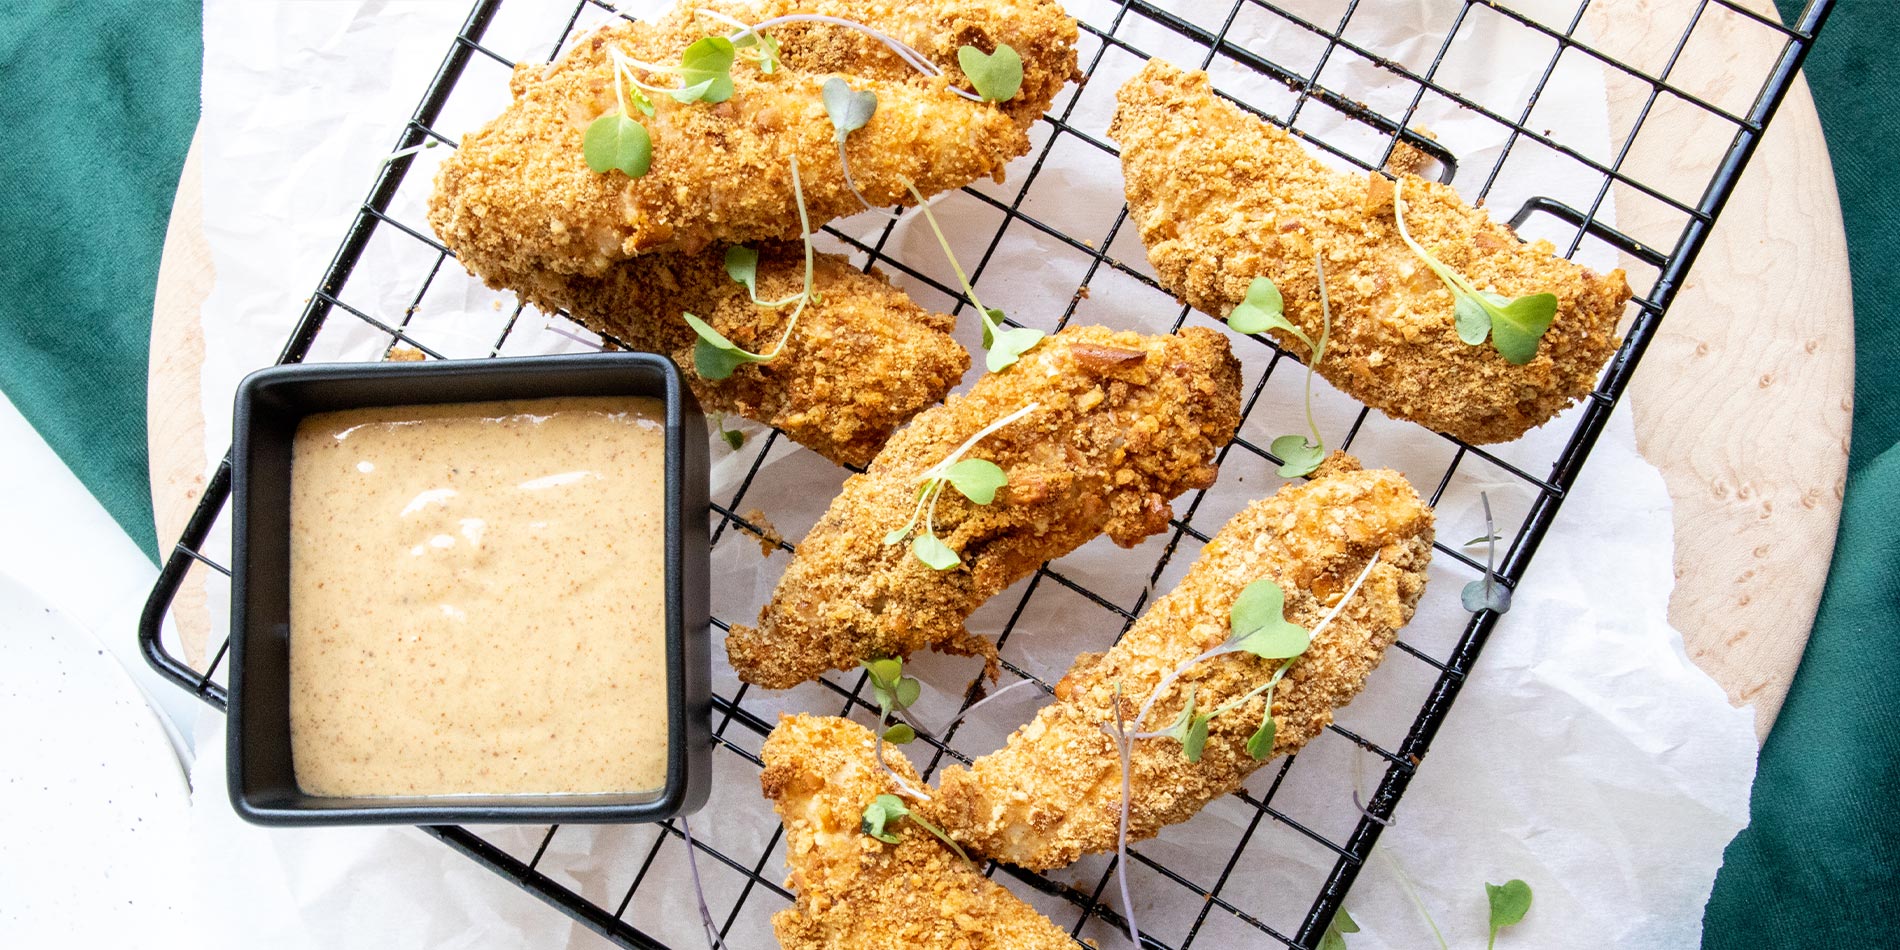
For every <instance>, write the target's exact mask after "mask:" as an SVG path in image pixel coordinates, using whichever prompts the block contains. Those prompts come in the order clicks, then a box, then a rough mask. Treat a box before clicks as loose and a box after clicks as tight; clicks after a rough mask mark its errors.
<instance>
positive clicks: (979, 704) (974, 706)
mask: <svg viewBox="0 0 1900 950" xmlns="http://www.w3.org/2000/svg"><path fill="white" fill-rule="evenodd" d="M1028 684H1029V680H1017V681H1016V682H1014V683H1011V684H1009V685H1008V686H1005V687H1003V688H1002V689H999V690H997V691H996V692H993V693H991V694H989V695H988V696H985V697H983V698H982V699H979V700H977V701H976V702H973V703H971V704H970V708H968V709H965V710H964V711H962V712H960V713H957V717H956V718H955V719H952V720H950V721H949V722H946V723H944V724H943V728H942V729H939V730H937V735H940V736H941V735H944V734H945V733H948V732H949V731H950V730H952V729H955V728H956V726H957V723H960V722H962V721H963V720H965V719H968V718H969V716H970V714H971V713H973V712H976V711H977V710H978V709H981V708H983V704H984V703H987V702H989V701H991V700H993V699H995V698H997V697H998V696H1001V695H1003V694H1004V693H1007V692H1009V691H1010V690H1012V689H1015V688H1016V687H1018V686H1026V685H1028Z"/></svg>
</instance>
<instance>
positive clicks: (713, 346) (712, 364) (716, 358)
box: [686, 155, 814, 380]
mask: <svg viewBox="0 0 1900 950" xmlns="http://www.w3.org/2000/svg"><path fill="white" fill-rule="evenodd" d="M792 198H793V200H795V201H796V202H797V203H798V230H799V236H800V237H801V238H803V239H804V242H805V290H804V292H803V293H800V294H799V295H798V296H797V297H788V298H786V299H784V300H778V301H769V302H762V301H760V300H759V294H758V280H757V278H758V266H759V255H758V252H757V251H752V250H750V249H747V248H733V249H731V250H728V251H727V252H726V274H727V275H728V276H730V277H731V278H732V279H733V280H735V281H737V282H738V283H741V284H744V285H745V286H746V289H747V291H748V292H750V293H751V294H752V302H753V303H756V304H758V305H759V306H762V307H781V306H784V305H785V304H788V303H793V302H796V303H797V304H798V306H797V308H796V309H794V310H793V311H792V315H791V317H790V318H788V319H787V320H786V321H785V332H784V334H782V335H781V336H780V337H779V338H778V343H777V345H775V346H773V347H772V349H771V350H770V351H769V352H765V353H753V352H751V351H749V350H746V349H744V348H742V347H740V346H739V345H738V344H736V343H734V342H732V341H731V340H728V339H726V336H725V334H723V333H720V332H719V331H718V330H715V329H713V328H712V325H711V324H709V323H707V322H706V321H704V320H701V319H700V318H698V317H695V316H693V315H692V314H690V313H689V314H686V324H687V325H688V326H690V327H692V328H693V332H694V333H696V334H698V335H699V339H698V340H697V341H695V342H694V344H693V369H694V371H695V372H697V373H699V375H700V376H703V377H705V378H706V379H710V380H721V379H726V378H727V377H730V376H731V375H732V371H733V370H735V369H738V368H739V366H740V365H742V364H745V363H769V362H771V361H772V360H774V359H776V358H777V357H778V355H779V354H780V353H782V352H784V351H785V344H786V342H787V341H788V340H790V339H791V338H792V330H793V328H795V327H797V326H798V317H799V315H800V314H802V313H804V312H805V305H806V304H809V303H810V302H811V300H812V297H813V296H814V295H813V293H812V273H813V271H812V268H813V266H814V264H813V260H812V246H811V219H810V218H809V217H808V216H807V215H806V213H805V190H804V187H803V185H802V184H801V183H800V182H799V178H798V156H796V155H794V156H792ZM734 251H738V252H740V253H739V254H738V255H737V256H735V255H734V253H733V252H734Z"/></svg>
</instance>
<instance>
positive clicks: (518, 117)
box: [429, 0, 1076, 280]
mask: <svg viewBox="0 0 1900 950" xmlns="http://www.w3.org/2000/svg"><path fill="white" fill-rule="evenodd" d="M708 12H712V13H719V14H724V15H726V16H729V17H733V18H736V19H738V20H740V21H742V22H744V23H747V24H758V23H763V22H765V21H767V20H769V19H771V18H773V17H777V16H784V15H791V14H801V15H820V16H829V17H835V18H841V19H845V20H850V21H853V22H856V23H859V24H863V25H865V26H868V27H872V28H875V29H877V30H880V31H882V32H884V33H886V34H889V35H891V36H894V37H895V38H897V39H899V40H901V41H903V42H904V43H907V44H909V45H910V46H911V47H912V48H914V49H916V50H917V51H918V52H920V53H922V54H923V56H924V57H925V58H926V59H928V60H929V61H930V62H931V63H933V64H935V65H936V66H937V67H938V68H939V69H941V70H942V74H941V75H939V76H936V77H926V76H925V75H924V74H923V73H921V72H919V71H917V70H916V69H914V68H912V67H911V66H910V65H908V64H906V63H905V62H904V61H903V60H902V59H901V58H899V57H898V55H897V54H896V53H894V52H892V51H891V50H890V49H889V48H887V47H886V46H884V45H883V44H882V43H880V42H879V41H878V40H876V39H874V38H872V37H870V36H867V35H865V34H864V33H863V32H861V31H858V30H854V29H852V28H850V27H847V26H840V25H835V24H830V23H813V22H792V23H784V24H777V25H773V26H771V27H768V28H767V29H766V30H765V33H766V35H767V36H769V37H770V38H771V39H773V40H774V41H776V42H777V43H778V44H779V50H780V55H781V62H780V63H779V65H778V67H777V68H776V69H774V70H773V71H772V72H770V73H767V72H765V71H763V70H762V69H761V68H759V66H758V65H757V64H756V63H753V62H750V61H748V60H746V59H743V58H742V59H741V61H739V62H738V63H735V64H734V65H733V67H732V70H731V79H732V83H733V93H732V95H731V97H730V98H728V99H726V100H725V101H723V102H719V103H707V102H688V103H681V102H677V101H675V100H674V99H673V98H672V97H671V96H669V95H667V94H665V93H648V95H649V97H650V98H651V100H652V105H653V108H654V114H653V115H651V116H648V115H645V114H643V113H642V112H641V111H640V110H639V109H637V108H634V107H633V106H631V105H629V106H628V108H629V109H630V110H631V111H630V113H629V117H630V118H632V119H634V120H636V121H638V122H639V123H641V125H643V126H644V127H645V128H646V130H647V132H648V135H649V137H650V139H651V145H652V163H651V166H650V168H649V170H648V171H647V173H646V174H645V175H643V176H641V177H639V178H629V177H628V176H627V175H625V174H623V173H621V172H619V171H608V172H606V173H597V172H594V171H592V170H590V169H589V168H588V165H587V162H586V160H585V157H584V155H583V152H582V147H581V146H582V137H583V135H584V133H585V132H586V130H587V127H588V126H589V125H590V124H591V123H592V122H593V121H594V120H595V119H597V118H599V117H601V116H602V115H604V114H607V113H609V112H613V111H616V110H618V109H619V108H620V105H619V101H618V98H617V96H616V93H615V60H614V54H615V53H618V54H619V55H620V56H622V57H625V58H626V59H627V60H630V61H640V62H645V63H650V64H656V65H661V66H674V65H677V64H678V63H679V62H680V58H681V54H682V53H683V52H684V51H685V50H686V48H687V47H688V46H690V45H691V44H693V43H694V42H696V41H699V40H702V39H705V38H707V37H724V36H730V35H732V34H733V33H734V32H735V30H736V28H735V27H734V26H733V25H732V24H731V23H730V22H728V21H725V20H722V19H720V18H718V17H715V16H709V15H708ZM1075 37H1076V26H1075V21H1074V20H1072V19H1070V18H1069V16H1068V15H1067V14H1066V13H1064V12H1063V11H1062V8H1061V7H1060V6H1059V5H1058V4H1057V3H1056V2H1055V0H1024V2H1018V3H1013V4H1008V5H995V4H986V3H974V2H970V0H920V2H916V3H902V4H896V3H886V2H883V0H758V2H733V0H703V2H701V0H695V2H692V3H682V4H679V5H678V6H677V7H675V8H674V10H673V12H671V13H669V14H668V15H666V16H665V17H663V18H661V19H659V20H657V21H654V22H651V23H646V22H632V23H623V24H616V25H613V26H609V27H606V28H603V29H601V30H599V31H596V32H594V33H592V34H589V35H587V36H584V37H582V38H581V39H580V40H579V41H578V42H577V43H576V45H575V46H574V47H573V48H572V49H570V50H569V51H568V52H567V53H566V54H565V55H564V56H562V58H561V59H560V60H559V61H557V62H555V63H553V64H551V65H548V66H540V65H522V66H520V67H517V68H516V70H515V74H514V78H513V80H512V82H511V84H510V88H511V90H512V92H513V94H514V101H513V103H512V104H511V105H509V107H508V108H507V110H506V111H504V112H503V113H502V114H501V115H500V116H499V117H497V118H496V119H494V120H493V121H491V122H489V123H488V124H487V125H486V126H484V127H483V128H482V129H480V130H479V131H476V132H473V133H471V134H469V135H468V136H467V137H466V138H464V139H463V140H462V143H461V147H460V148H459V149H458V150H457V151H456V153H455V154H454V155H453V156H451V157H450V158H449V159H448V160H447V161H446V162H444V163H443V165H442V169H441V171H440V173H439V174H438V175H437V178H436V190H435V194H434V196H433V197H432V199H431V202H430V208H429V222H430V224H431V225H433V226H434V228H435V230H436V233H437V234H439V235H440V236H441V237H442V240H443V242H444V243H446V244H447V245H448V246H449V247H450V248H452V249H454V251H455V252H456V255H457V256H458V257H459V258H461V260H462V262H463V263H464V264H465V265H466V266H467V267H468V268H469V270H470V271H472V272H474V273H476V274H478V275H481V276H483V277H488V278H490V279H491V280H493V279H494V278H493V277H492V276H491V275H495V274H501V273H508V272H515V273H518V272H520V271H523V270H526V269H530V268H549V269H552V270H555V271H559V272H562V273H579V274H594V275H597V274H600V273H601V272H603V271H604V270H606V268H607V267H608V266H609V265H611V264H612V263H613V262H615V261H618V260H622V259H624V258H627V257H631V256H633V255H636V254H644V253H648V252H651V251H656V250H661V249H667V248H671V249H678V250H685V251H688V252H691V251H696V250H699V249H700V248H703V247H705V246H707V245H709V244H712V243H715V242H719V243H745V242H750V241H756V240H767V239H796V238H797V237H798V236H799V233H800V232H799V215H798V209H797V206H796V203H795V201H794V197H793V191H792V178H791V170H790V163H791V160H792V158H793V157H794V156H796V157H797V159H798V161H799V171H800V175H801V179H802V183H803V192H804V198H805V205H806V207H807V209H808V210H809V212H810V215H811V218H812V220H813V222H814V226H816V224H817V223H822V222H824V221H827V220H829V219H831V218H834V217H838V216H841V215H847V214H853V213H856V212H858V211H860V210H862V206H861V205H860V204H859V201H858V198H857V197H856V196H855V195H853V194H852V193H851V191H850V189H849V187H848V186H847V184H846V180H845V174H844V169H843V167H842V166H841V165H840V163H839V158H838V148H837V144H836V142H835V140H834V134H835V129H834V127H833V125H832V121H831V119H830V117H829V116H828V115H827V114H826V112H825V106H824V103H823V101H822V99H821V98H820V88H821V86H822V85H823V83H824V82H825V80H826V79H827V78H830V77H832V76H841V77H843V78H845V79H846V80H847V81H848V82H849V83H850V84H851V86H852V87H853V88H854V89H859V90H870V91H872V92H874V93H876V95H877V99H878V107H877V112H876V114H875V115H874V116H873V117H872V118H871V120H870V122H869V123H868V124H867V125H865V126H864V127H862V128H860V129H857V130H856V131H854V132H852V133H851V135H850V138H849V139H848V141H847V143H846V151H847V153H848V155H849V161H850V163H851V166H850V172H851V178H852V180H853V181H855V182H856V184H857V185H858V187H859V189H860V190H861V191H862V192H863V193H864V195H865V196H866V197H867V198H868V199H869V200H870V201H871V202H872V203H873V204H876V205H891V204H897V203H908V201H909V200H910V199H909V191H908V190H907V188H906V187H905V181H906V180H909V181H912V182H915V183H916V186H917V188H918V189H919V190H921V191H923V192H924V193H925V194H931V193H935V192H939V191H944V190H947V189H951V188H957V187H961V186H963V185H965V184H968V183H970V182H971V181H974V180H976V179H978V178H982V177H984V176H1000V175H1001V174H1002V171H1003V166H1004V165H1005V164H1006V163H1007V162H1008V161H1009V160H1010V159H1011V158H1014V157H1016V156H1017V155H1021V154H1023V153H1024V152H1026V151H1028V149H1029V139H1028V134H1027V129H1028V126H1029V124H1030V123H1031V122H1032V121H1033V120H1034V119H1035V117H1036V116H1038V115H1040V114H1041V113H1042V111H1043V110H1044V109H1045V108H1047V107H1048V105H1049V101H1050V100H1051V99H1052V98H1053V97H1054V96H1055V93H1056V91H1057V90H1058V89H1060V88H1061V86H1062V84H1063V83H1064V82H1066V81H1067V80H1068V79H1069V78H1070V77H1071V76H1072V75H1074V74H1075V71H1076V69H1075V48H1074V43H1075ZM966 44H968V45H973V46H976V47H977V48H978V49H979V50H982V51H983V52H986V53H987V52H989V51H991V50H993V49H995V48H996V46H997V45H999V44H1008V45H1009V46H1011V47H1012V48H1013V49H1015V50H1016V51H1017V52H1018V53H1019V54H1020V55H1021V56H1022V59H1023V74H1024V77H1023V84H1022V87H1021V90H1020V91H1019V92H1018V94H1017V95H1016V96H1015V97H1014V98H1012V99H1010V100H1009V101H1007V102H1004V103H984V102H974V101H971V100H969V99H966V98H964V97H962V96H959V95H957V94H956V93H954V92H952V91H951V89H950V88H949V87H950V86H957V87H958V88H967V87H968V85H969V81H968V79H966V78H965V76H964V75H963V73H962V71H961V69H960V68H959V66H958V65H957V50H958V48H959V47H960V46H962V45H966ZM633 69H634V75H635V76H636V77H638V78H639V79H640V81H641V82H643V83H647V84H649V85H653V86H658V87H661V88H673V87H675V86H677V85H678V84H679V79H678V77H676V76H673V75H669V74H666V73H663V72H657V71H652V70H647V69H644V68H642V67H639V66H634V67H633Z"/></svg>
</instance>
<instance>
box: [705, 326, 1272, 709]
mask: <svg viewBox="0 0 1900 950" xmlns="http://www.w3.org/2000/svg"><path fill="white" fill-rule="evenodd" d="M1032 403H1033V404H1035V405H1036V407H1037V408H1036V409H1035V410H1033V411H1031V412H1030V413H1028V414H1027V415H1026V416H1024V417H1022V418H1021V419H1018V420H1017V421H1015V422H1012V423H1010V424H1009V425H1006V426H1004V427H1002V428H1001V429H998V430H997V431H996V432H994V433H992V434H990V435H988V436H987V437H985V438H983V439H982V440H981V441H979V442H977V443H976V444H975V446H974V447H973V448H972V449H971V450H970V452H969V453H968V454H967V456H966V457H967V458H973V459H987V460H989V461H991V462H994V463H996V464H997V465H998V466H1001V467H1002V468H1003V469H1004V470H1005V471H1006V472H1007V474H1008V479H1009V480H1008V483H1007V484H1006V485H1005V486H1004V487H1003V488H1002V489H1001V490H999V491H998V492H997V494H996V497H995V498H994V499H993V501H992V502H991V503H990V504H988V505H977V504H974V503H972V502H970V501H968V500H967V499H965V498H964V497H963V496H962V495H960V494H958V493H957V492H956V491H955V490H946V491H944V492H943V493H942V495H941V497H940V500H939V503H938V506H937V510H936V534H937V536H938V537H939V538H941V539H942V540H943V542H944V543H945V544H947V545H948V546H949V547H950V549H951V550H952V551H954V552H957V553H958V554H959V555H960V556H961V558H962V564H960V565H959V566H956V567H953V568H951V569H949V570H944V571H938V570H933V569H932V568H930V567H929V566H927V565H925V564H924V563H922V562H921V561H919V560H918V559H917V557H916V556H915V555H913V554H912V553H911V549H910V546H909V545H907V544H885V543H884V540H885V534H886V533H887V532H889V531H891V530H892V529H893V528H898V527H900V526H902V525H903V524H905V522H906V521H907V520H908V519H910V517H911V512H912V511H913V510H914V509H915V507H916V504H917V497H918V494H917V493H918V487H919V485H920V482H921V479H922V477H923V475H924V473H925V472H926V471H928V470H929V469H931V468H932V467H933V466H936V465H937V464H938V463H940V462H942V461H944V459H945V458H946V457H947V456H949V455H950V454H951V453H952V452H954V451H955V450H956V449H957V448H958V447H959V446H961V445H962V444H963V443H964V442H965V441H966V440H968V439H969V438H970V437H971V436H972V435H974V434H976V433H977V432H978V431H979V430H981V429H983V428H984V427H985V426H988V425H989V424H991V423H993V422H997V421H999V420H1002V419H1004V418H1006V417H1008V416H1009V415H1010V414H1012V413H1014V412H1016V411H1017V410H1019V409H1022V408H1024V407H1026V406H1029V405H1031V404H1032ZM1239 422H1240V365H1239V362H1238V361H1236V360H1235V359H1234V356H1233V353H1232V352H1231V351H1230V350H1229V348H1228V345H1227V340H1226V337H1225V336H1223V335H1222V334H1220V333H1218V332H1216V331H1214V330H1208V329H1204V328H1199V327H1191V328H1188V329H1186V330H1183V331H1181V333H1180V334H1178V335H1160V336H1146V335H1143V334H1140V333H1135V332H1130V331H1121V332H1117V331H1113V330H1109V329H1107V328H1106V327H1071V328H1069V329H1067V330H1064V331H1062V332H1061V333H1059V334H1057V335H1055V336H1054V337H1051V338H1049V339H1046V340H1044V341H1042V343H1041V344H1039V345H1038V346H1037V347H1036V348H1035V349H1032V350H1030V351H1029V352H1028V353H1027V354H1025V355H1024V356H1023V358H1022V360H1021V362H1019V363H1017V364H1016V365H1015V366H1013V367H1011V368H1009V369H1008V370H1006V371H1004V372H1000V373H990V374H989V375H986V376H984V377H983V378H982V379H981V380H979V381H978V382H977V384H976V385H975V386H974V387H973V388H972V389H971V390H970V392H969V393H968V394H967V395H964V396H961V397H957V396H953V397H951V398H950V400H949V402H947V403H945V404H944V405H942V406H939V407H936V408H934V409H928V410H925V411H924V412H922V413H920V414H919V415H918V416H917V418H916V419H915V420H914V421H912V422H911V424H910V426H909V427H907V428H905V429H904V430H903V431H901V432H899V433H898V434H897V435H896V436H894V437H892V439H891V440H890V442H889V443H888V444H886V445H885V447H884V451H882V452H880V453H878V456H877V460H876V461H874V462H872V463H871V468H870V470H869V471H868V472H866V473H864V474H862V475H856V476H853V477H852V478H851V479H850V480H848V481H846V482H845V485H844V491H843V492H842V493H841V494H840V495H839V496H838V497H837V499H835V500H834V501H832V503H831V507H830V509H829V510H827V511H826V512H825V515H824V517H823V518H822V519H820V520H819V522H818V523H817V525H815V526H813V528H812V529H811V531H810V532H809V533H808V534H806V536H805V539H804V540H803V541H801V542H799V545H798V552H797V554H796V555H794V557H793V558H792V563H791V566H790V567H788V568H787V569H786V571H785V575H784V576H783V577H782V578H780V579H779V584H778V589H777V590H776V591H775V592H774V593H773V596H772V600H771V602H770V603H768V604H766V606H765V608H764V609H763V610H762V611H760V613H759V623H758V626H757V627H733V628H732V632H731V633H730V635H728V636H727V638H726V650H727V653H728V654H729V656H730V657H731V660H732V667H733V669H734V670H736V671H737V672H738V674H739V677H740V678H741V679H743V680H745V681H746V682H748V683H753V684H755V685H758V686H764V687H768V688H771V689H785V688H789V687H792V686H796V685H798V684H799V683H802V682H805V681H806V680H810V679H814V678H816V677H817V676H819V675H820V674H822V673H824V672H825V671H826V670H832V669H840V670H841V669H850V668H851V667H853V666H856V665H857V664H858V663H859V662H860V661H863V660H866V659H876V658H881V657H893V656H908V655H909V654H910V653H911V652H912V651H915V650H918V649H921V648H923V647H926V646H934V647H937V648H938V649H943V650H948V651H951V652H956V653H963V654H966V655H968V654H979V655H983V656H985V657H989V658H991V659H992V662H993V657H994V650H995V648H994V647H993V646H991V645H990V644H989V642H988V641H987V640H982V639H980V638H976V637H973V636H971V635H970V634H969V633H968V632H967V631H965V630H964V628H963V622H964V620H965V619H967V618H968V617H969V616H970V614H971V613H972V612H973V611H975V610H976V608H977V607H979V606H981V605H982V603H983V602H984V601H986V600H988V599H989V598H990V597H992V596H994V595H995V594H996V593H998V592H999V591H1001V590H1002V589H1003V588H1005V587H1008V586H1009V585H1010V584H1013V583H1015V582H1016V581H1018V580H1020V579H1022V578H1023V577H1026V576H1028V574H1029V573H1030V572H1032V571H1034V570H1035V569H1036V567H1037V565H1039V564H1041V563H1042V562H1044V561H1047V560H1049V559H1051V558H1056V557H1061V556H1062V555H1064V554H1067V553H1068V552H1070V551H1073V550H1075V549H1076V548H1078V547H1080V546H1081V545H1082V544H1083V543H1085V542H1087V541H1088V540H1089V539H1091V538H1094V537H1095V536H1096V535H1098V534H1102V533H1104V532H1106V533H1107V534H1108V536H1109V537H1111V538H1113V539H1114V540H1115V542H1116V543H1117V544H1120V545H1122V546H1124V547H1130V546H1133V545H1134V544H1135V543H1136V542H1138V541H1140V540H1141V539H1142V538H1145V537H1147V536H1148V535H1151V534H1154V533H1155V532H1158V531H1161V530H1162V529H1164V528H1165V527H1167V524H1168V519H1169V518H1170V517H1172V509H1171V508H1170V507H1169V501H1170V500H1171V499H1173V498H1174V497H1175V496H1176V495H1179V494H1180V493H1181V492H1183V491H1186V490H1188V489H1190V488H1205V487H1207V486H1208V485H1211V484H1213V482H1214V476H1215V467H1214V453H1215V451H1216V450H1218V449H1219V448H1220V447H1221V446H1223V445H1225V444H1227V442H1228V440H1229V439H1231V438H1232V437H1233V434H1234V429H1235V427H1236V426H1237V425H1239Z"/></svg>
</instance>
